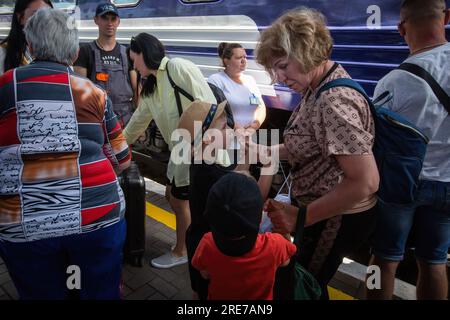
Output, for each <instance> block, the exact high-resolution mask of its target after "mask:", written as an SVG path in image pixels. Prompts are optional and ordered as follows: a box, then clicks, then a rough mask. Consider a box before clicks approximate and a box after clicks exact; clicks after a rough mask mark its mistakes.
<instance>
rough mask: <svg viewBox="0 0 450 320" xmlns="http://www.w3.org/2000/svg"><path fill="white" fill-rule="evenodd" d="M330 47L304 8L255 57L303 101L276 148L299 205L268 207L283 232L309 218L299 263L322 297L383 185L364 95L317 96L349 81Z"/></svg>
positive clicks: (365, 229) (320, 23)
mask: <svg viewBox="0 0 450 320" xmlns="http://www.w3.org/2000/svg"><path fill="white" fill-rule="evenodd" d="M332 45H333V43H332V39H331V36H330V33H329V31H328V30H327V28H326V22H325V18H324V16H323V15H322V14H321V13H319V12H317V11H315V10H312V9H308V8H300V9H296V10H293V11H290V12H287V13H286V14H284V15H283V16H281V17H280V18H279V19H277V20H276V21H275V22H274V23H273V25H272V26H271V27H269V28H268V29H266V30H265V31H264V32H263V33H262V35H261V39H260V42H259V44H258V47H257V57H256V59H257V61H258V63H260V64H261V65H263V66H264V67H265V69H266V70H267V71H268V72H269V73H270V74H271V76H272V78H273V79H274V80H275V81H278V82H282V83H284V84H286V85H287V86H289V87H290V88H291V89H292V90H295V91H297V92H299V93H301V94H302V97H303V98H302V101H301V103H300V105H299V106H297V108H296V109H295V110H294V112H293V113H292V115H291V118H290V120H289V121H288V124H287V126H286V130H285V131H284V144H282V145H278V146H275V147H273V148H278V150H277V151H278V152H279V155H280V158H281V159H283V158H285V159H286V158H287V159H288V160H289V163H290V165H291V167H292V169H291V177H292V198H293V199H291V200H292V203H293V204H294V205H295V206H293V205H287V204H281V203H278V202H276V201H274V200H269V201H268V202H267V203H266V209H267V210H268V211H269V216H270V218H271V219H272V222H273V224H274V230H275V231H279V232H281V233H286V232H294V231H295V229H296V224H297V220H299V222H300V223H301V221H303V217H302V216H301V215H306V217H305V218H306V222H305V225H306V228H305V234H304V246H303V247H302V248H301V249H300V250H301V251H300V263H302V264H303V265H304V266H305V267H306V268H308V269H309V271H310V272H312V273H313V274H314V275H315V276H316V278H317V280H318V281H319V283H320V284H321V286H322V288H323V294H324V298H327V290H326V285H327V283H328V282H329V281H330V280H331V278H332V277H333V275H334V274H335V272H336V270H337V269H338V267H339V265H340V263H341V262H342V258H343V257H344V256H346V255H348V254H349V253H351V252H353V251H355V250H356V249H357V248H358V247H359V246H360V245H361V244H362V243H364V242H365V241H366V240H367V238H368V237H369V236H370V234H371V232H372V228H373V225H374V212H375V209H374V207H375V204H376V197H375V192H376V191H377V188H378V181H379V176H378V170H377V166H376V163H375V160H374V157H373V155H372V151H371V150H372V145H373V142H374V122H373V119H372V117H371V113H370V109H369V106H368V104H367V102H366V100H365V99H364V97H363V96H362V95H361V94H359V93H358V92H356V91H355V90H353V89H350V88H346V87H338V88H334V89H330V90H326V91H325V92H323V93H321V94H320V95H317V93H318V92H319V90H320V89H321V87H322V86H323V85H325V84H326V83H327V82H329V81H331V80H334V79H337V78H350V76H349V75H348V73H347V72H346V71H345V70H344V68H343V67H342V66H341V65H339V64H338V63H336V62H333V61H331V60H330V55H331V49H332ZM272 151H273V150H272ZM299 208H300V209H299ZM299 215H300V216H299ZM299 217H300V218H302V219H299Z"/></svg>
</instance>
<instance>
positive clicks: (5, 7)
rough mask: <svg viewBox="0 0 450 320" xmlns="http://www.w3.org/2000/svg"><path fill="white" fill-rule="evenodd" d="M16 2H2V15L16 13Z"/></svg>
mask: <svg viewBox="0 0 450 320" xmlns="http://www.w3.org/2000/svg"><path fill="white" fill-rule="evenodd" d="M15 4H16V0H5V1H2V2H0V14H2V13H12V12H13V11H14V5H15Z"/></svg>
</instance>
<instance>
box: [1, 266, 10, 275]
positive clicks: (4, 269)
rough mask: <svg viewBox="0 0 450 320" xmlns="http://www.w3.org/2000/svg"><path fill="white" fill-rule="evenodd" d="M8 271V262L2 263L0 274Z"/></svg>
mask: <svg viewBox="0 0 450 320" xmlns="http://www.w3.org/2000/svg"><path fill="white" fill-rule="evenodd" d="M7 271H8V268H6V264H0V274H3V273H5V272H7Z"/></svg>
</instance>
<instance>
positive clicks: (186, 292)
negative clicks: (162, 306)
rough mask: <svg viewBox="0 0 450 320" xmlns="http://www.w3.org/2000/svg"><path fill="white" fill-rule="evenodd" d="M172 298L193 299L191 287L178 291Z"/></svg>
mask: <svg viewBox="0 0 450 320" xmlns="http://www.w3.org/2000/svg"><path fill="white" fill-rule="evenodd" d="M172 300H192V290H191V288H186V289H183V290H180V291H178V293H177V294H176V295H175V296H173V298H172Z"/></svg>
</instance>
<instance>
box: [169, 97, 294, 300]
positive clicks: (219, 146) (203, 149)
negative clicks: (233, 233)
mask: <svg viewBox="0 0 450 320" xmlns="http://www.w3.org/2000/svg"><path fill="white" fill-rule="evenodd" d="M225 106H226V101H224V102H222V103H221V104H219V105H214V104H210V103H206V102H201V101H194V102H193V103H191V105H190V106H189V107H188V108H187V109H186V110H185V111H184V112H183V114H182V116H181V118H180V121H179V124H178V129H184V130H186V131H185V132H184V133H185V134H186V136H187V137H188V139H189V141H188V142H190V143H191V146H192V151H193V152H192V158H193V160H194V162H193V164H191V166H190V169H189V170H190V187H189V206H190V210H191V225H190V226H189V228H188V230H187V232H186V246H187V252H188V262H189V274H190V278H191V287H192V290H193V291H194V292H195V295H196V296H195V297H196V298H197V297H198V298H199V299H201V300H206V299H207V298H208V282H209V281H207V280H205V279H204V278H203V277H202V276H201V274H200V272H199V271H198V270H197V269H196V268H194V267H193V265H192V258H193V256H194V253H195V251H196V249H197V246H198V244H199V243H200V240H201V239H202V237H203V236H204V235H205V234H206V233H208V232H209V231H211V227H210V224H209V222H208V220H207V219H206V217H205V216H204V212H205V208H206V201H207V197H206V196H207V195H208V193H209V192H210V190H211V188H212V186H213V185H214V184H215V183H216V182H217V181H218V180H219V179H221V178H222V177H223V176H227V175H229V174H231V173H233V171H242V170H248V166H249V164H246V165H245V164H244V165H237V164H236V162H235V161H230V159H229V158H228V153H227V152H226V149H229V146H230V143H231V141H232V139H233V138H234V132H233V130H232V128H233V127H234V124H233V119H232V114H231V112H230V111H229V110H228V109H227V108H225ZM196 122H197V128H196ZM180 133H181V132H180ZM174 154H175V152H174ZM231 154H233V153H231ZM255 184H256V182H255ZM240 190H241V192H242V195H243V196H244V195H247V194H248V191H247V190H245V189H244V190H243V191H242V189H240ZM256 190H257V194H258V196H259V198H261V194H260V192H259V189H258V187H256ZM249 191H250V190H249ZM261 202H262V200H261ZM261 206H262V205H261ZM260 214H261V210H260V211H259V215H260ZM259 219H260V218H259ZM258 229H259V225H258V228H257V230H258ZM294 252H295V248H294Z"/></svg>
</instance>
